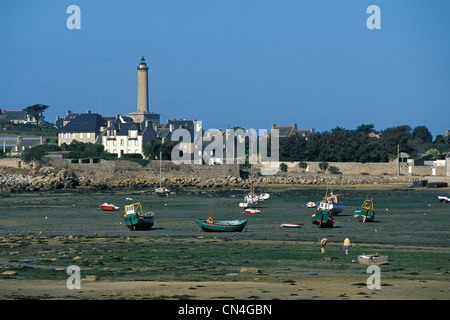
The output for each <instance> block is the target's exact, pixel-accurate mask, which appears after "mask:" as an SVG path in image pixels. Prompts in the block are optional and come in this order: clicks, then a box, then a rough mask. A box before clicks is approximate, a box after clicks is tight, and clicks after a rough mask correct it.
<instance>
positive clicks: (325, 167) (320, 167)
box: [319, 161, 328, 172]
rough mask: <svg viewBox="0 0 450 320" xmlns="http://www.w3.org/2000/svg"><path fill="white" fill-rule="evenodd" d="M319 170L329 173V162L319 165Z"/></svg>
mask: <svg viewBox="0 0 450 320" xmlns="http://www.w3.org/2000/svg"><path fill="white" fill-rule="evenodd" d="M319 169H320V170H322V172H325V171H327V169H328V162H326V161H323V162H320V163H319Z"/></svg>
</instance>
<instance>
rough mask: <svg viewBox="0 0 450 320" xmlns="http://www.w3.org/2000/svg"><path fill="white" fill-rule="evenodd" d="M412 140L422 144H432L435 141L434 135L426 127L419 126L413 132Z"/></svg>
mask: <svg viewBox="0 0 450 320" xmlns="http://www.w3.org/2000/svg"><path fill="white" fill-rule="evenodd" d="M412 138H413V139H415V140H418V142H420V143H421V144H423V143H431V141H432V140H433V135H432V134H431V132H430V130H428V128H427V127H426V126H417V127H415V128H414V130H413V131H412Z"/></svg>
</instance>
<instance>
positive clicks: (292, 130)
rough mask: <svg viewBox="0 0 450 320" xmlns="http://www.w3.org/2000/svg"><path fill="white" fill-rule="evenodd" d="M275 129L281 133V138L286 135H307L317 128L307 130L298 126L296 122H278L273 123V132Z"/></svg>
mask: <svg viewBox="0 0 450 320" xmlns="http://www.w3.org/2000/svg"><path fill="white" fill-rule="evenodd" d="M274 129H278V133H279V137H280V138H286V137H290V136H298V135H300V136H302V137H306V136H308V135H310V134H312V133H315V132H316V130H315V129H306V130H302V129H299V128H297V124H296V123H294V124H293V125H292V126H277V125H276V124H272V128H271V130H270V131H271V132H272V130H274Z"/></svg>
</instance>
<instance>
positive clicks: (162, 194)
mask: <svg viewBox="0 0 450 320" xmlns="http://www.w3.org/2000/svg"><path fill="white" fill-rule="evenodd" d="M161 161H162V152H160V153H159V188H156V189H155V194H156V195H158V196H160V197H167V198H168V197H169V195H170V190H169V189H167V188H165V187H162V186H161Z"/></svg>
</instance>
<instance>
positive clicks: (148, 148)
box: [143, 140, 179, 160]
mask: <svg viewBox="0 0 450 320" xmlns="http://www.w3.org/2000/svg"><path fill="white" fill-rule="evenodd" d="M178 143H179V142H178V141H174V142H170V141H167V140H166V141H164V143H163V142H162V141H161V140H149V141H148V142H147V143H146V144H144V147H143V153H144V156H145V157H146V158H148V159H150V160H156V159H159V153H160V152H161V154H162V160H171V159H172V157H171V154H172V149H173V147H174V146H176V145H177V144H178Z"/></svg>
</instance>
